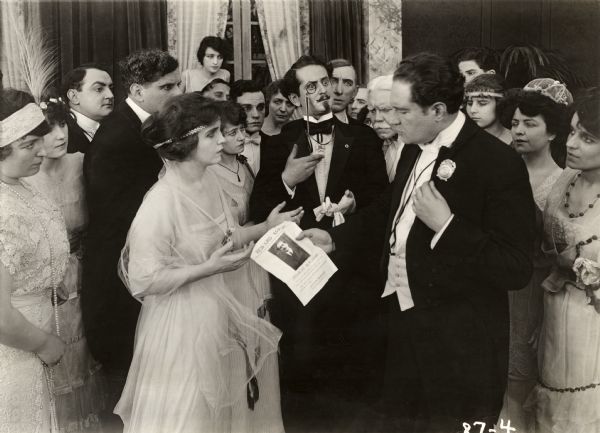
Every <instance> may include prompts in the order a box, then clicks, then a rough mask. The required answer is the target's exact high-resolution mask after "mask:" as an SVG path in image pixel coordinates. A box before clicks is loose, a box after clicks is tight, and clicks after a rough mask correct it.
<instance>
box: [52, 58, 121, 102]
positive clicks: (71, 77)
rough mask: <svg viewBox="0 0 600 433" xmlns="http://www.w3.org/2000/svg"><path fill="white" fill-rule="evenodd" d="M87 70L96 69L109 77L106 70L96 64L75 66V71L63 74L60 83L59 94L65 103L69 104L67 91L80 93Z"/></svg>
mask: <svg viewBox="0 0 600 433" xmlns="http://www.w3.org/2000/svg"><path fill="white" fill-rule="evenodd" d="M89 69H98V70H100V71H104V72H106V73H107V74H108V75H110V72H109V71H108V68H106V67H104V66H102V65H99V64H97V63H84V64H83V65H81V66H77V67H76V68H75V69H72V70H70V71H69V72H67V73H66V74H65V76H64V77H63V79H62V82H61V89H60V93H61V96H62V98H63V100H64V101H65V102H69V98H68V96H67V93H68V92H69V90H71V89H75V90H77V91H78V92H80V91H81V86H82V85H83V80H84V79H85V76H86V74H87V71H88V70H89Z"/></svg>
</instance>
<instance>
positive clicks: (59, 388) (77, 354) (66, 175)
mask: <svg viewBox="0 0 600 433" xmlns="http://www.w3.org/2000/svg"><path fill="white" fill-rule="evenodd" d="M42 107H44V115H45V117H46V121H47V123H48V125H50V128H51V131H50V133H49V134H46V136H44V149H45V152H46V156H45V157H44V162H43V163H42V167H41V168H40V171H39V172H38V173H37V174H36V175H35V176H32V177H31V178H29V179H28V182H29V183H30V184H31V185H33V186H34V187H35V188H36V189H37V190H38V191H40V192H41V193H42V194H44V195H45V196H46V197H47V198H49V199H50V200H52V201H53V203H54V204H56V205H57V206H58V207H59V208H60V210H61V212H62V215H63V217H64V219H65V225H66V227H67V234H68V236H69V245H70V250H71V251H70V254H69V262H68V265H67V272H66V274H65V277H64V278H63V280H62V282H61V284H60V286H59V291H60V297H61V300H60V301H59V306H58V310H59V314H60V321H61V327H62V334H61V337H62V338H63V339H64V340H65V342H66V343H67V350H66V352H65V356H64V358H63V359H62V361H61V363H60V365H59V366H57V367H55V368H54V394H55V396H56V397H55V398H56V412H57V418H58V423H59V427H60V429H61V433H75V432H76V433H83V432H98V431H101V430H102V429H101V426H100V419H99V416H98V415H99V413H100V412H101V411H102V410H103V409H104V393H103V391H104V385H103V384H104V382H103V378H102V374H101V372H100V369H101V366H100V364H99V363H98V362H97V361H96V360H94V359H93V358H92V355H91V353H90V351H89V349H88V347H87V339H86V337H85V333H84V330H83V322H82V320H81V306H80V297H79V294H80V292H81V259H82V253H83V252H82V248H81V240H82V237H83V236H84V232H85V228H86V226H87V208H86V204H85V191H84V186H83V154H82V153H79V152H77V153H67V146H68V140H69V131H68V129H67V124H66V121H67V116H69V115H70V114H69V108H68V107H67V106H66V104H64V103H63V102H62V101H60V100H58V99H54V98H52V99H49V100H48V101H45V102H43V103H42Z"/></svg>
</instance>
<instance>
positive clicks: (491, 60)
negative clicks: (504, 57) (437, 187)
mask: <svg viewBox="0 0 600 433" xmlns="http://www.w3.org/2000/svg"><path fill="white" fill-rule="evenodd" d="M451 58H452V60H453V61H454V64H455V65H456V66H457V67H458V64H459V63H460V62H466V61H469V60H473V61H474V62H475V63H477V65H479V67H480V68H481V69H483V70H484V71H489V70H491V69H493V70H494V71H496V72H498V69H499V66H500V57H499V56H498V53H497V52H496V51H495V50H492V49H491V48H487V47H466V48H463V49H461V50H458V51H456V52H455V53H454V54H452V56H451Z"/></svg>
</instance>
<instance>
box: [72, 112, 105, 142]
mask: <svg viewBox="0 0 600 433" xmlns="http://www.w3.org/2000/svg"><path fill="white" fill-rule="evenodd" d="M71 113H73V115H74V116H75V121H76V122H77V125H78V126H79V127H80V128H81V129H82V130H83V131H84V132H86V133H87V134H88V135H91V136H92V137H94V134H96V131H97V130H98V128H99V127H100V122H96V121H95V120H94V119H90V118H89V117H87V116H86V115H85V114H81V113H80V112H79V111H75V110H71Z"/></svg>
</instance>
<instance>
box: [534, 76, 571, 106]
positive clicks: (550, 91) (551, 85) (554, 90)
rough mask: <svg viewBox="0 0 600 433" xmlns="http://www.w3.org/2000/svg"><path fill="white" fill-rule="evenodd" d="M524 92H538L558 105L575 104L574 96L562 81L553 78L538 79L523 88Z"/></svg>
mask: <svg viewBox="0 0 600 433" xmlns="http://www.w3.org/2000/svg"><path fill="white" fill-rule="evenodd" d="M523 90H526V91H529V92H538V93H540V94H542V95H544V96H546V97H548V98H550V99H552V100H553V101H554V102H556V103H557V104H562V105H569V104H572V103H573V96H572V95H571V92H569V90H568V89H567V87H566V86H565V85H564V84H563V83H561V82H560V81H556V80H553V79H552V78H536V79H535V80H532V81H530V82H529V83H527V84H526V85H525V87H523Z"/></svg>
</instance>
